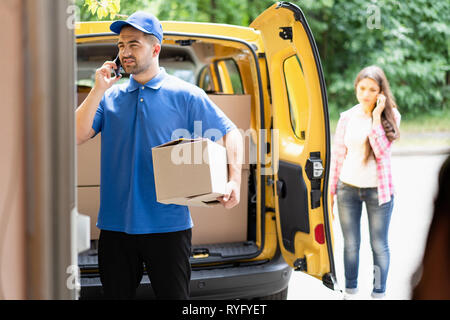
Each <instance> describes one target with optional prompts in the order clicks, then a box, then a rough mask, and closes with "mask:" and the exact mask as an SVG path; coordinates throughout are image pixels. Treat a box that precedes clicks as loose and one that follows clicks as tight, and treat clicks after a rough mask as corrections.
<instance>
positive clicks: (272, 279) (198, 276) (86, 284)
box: [80, 255, 292, 300]
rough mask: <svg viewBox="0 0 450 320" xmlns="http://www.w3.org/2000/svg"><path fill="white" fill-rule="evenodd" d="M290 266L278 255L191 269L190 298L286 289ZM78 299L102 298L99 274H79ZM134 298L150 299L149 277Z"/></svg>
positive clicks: (251, 294) (245, 296) (247, 296)
mask: <svg viewBox="0 0 450 320" xmlns="http://www.w3.org/2000/svg"><path fill="white" fill-rule="evenodd" d="M291 272H292V269H291V268H290V267H289V266H288V265H287V264H286V263H285V262H284V260H283V258H282V257H281V256H280V255H277V257H276V258H275V259H272V260H270V261H268V262H265V263H261V264H258V265H240V266H237V267H222V268H214V269H209V270H204V269H203V270H196V269H195V268H194V269H193V270H192V275H191V285H190V291H191V299H218V300H222V299H252V298H258V297H264V296H268V295H272V294H275V293H278V292H280V291H282V290H284V289H286V288H287V286H288V283H289V279H290V277H291ZM80 283H81V292H80V300H88V299H102V297H103V294H102V286H101V282H100V277H98V276H97V277H82V278H81V280H80ZM136 298H137V299H154V298H155V296H154V293H153V290H152V287H151V283H150V280H149V278H148V276H147V275H144V277H143V279H142V281H141V285H140V286H139V288H138V289H137V292H136Z"/></svg>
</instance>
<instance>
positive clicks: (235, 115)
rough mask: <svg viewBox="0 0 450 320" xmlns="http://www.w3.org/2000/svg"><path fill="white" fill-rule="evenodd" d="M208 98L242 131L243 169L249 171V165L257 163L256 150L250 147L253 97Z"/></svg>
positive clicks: (236, 95)
mask: <svg viewBox="0 0 450 320" xmlns="http://www.w3.org/2000/svg"><path fill="white" fill-rule="evenodd" d="M208 97H209V98H210V99H211V100H212V101H213V102H214V103H215V104H216V105H217V106H218V107H219V108H220V110H222V111H223V112H224V113H225V115H226V116H227V117H228V118H229V119H230V120H231V121H232V122H233V123H234V124H235V125H236V127H237V128H238V129H240V130H241V134H242V138H243V146H244V159H243V164H242V168H243V169H248V168H249V163H256V148H254V149H252V148H251V147H250V139H251V132H250V130H249V129H250V128H251V125H250V124H251V96H250V95H248V94H209V95H208ZM255 134H256V131H255ZM255 137H256V135H255Z"/></svg>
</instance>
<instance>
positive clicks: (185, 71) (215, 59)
mask: <svg viewBox="0 0 450 320" xmlns="http://www.w3.org/2000/svg"><path fill="white" fill-rule="evenodd" d="M230 43H231V42H230ZM117 52H118V49H117V45H116V42H115V41H114V40H111V39H110V40H98V38H97V40H95V39H92V40H90V39H88V41H84V40H83V41H79V43H78V45H77V63H78V69H77V70H78V73H77V93H78V105H80V104H81V103H82V102H83V100H84V99H85V97H86V96H87V95H88V93H89V91H90V89H91V87H92V86H93V84H94V79H95V77H94V75H95V70H96V69H97V68H99V67H100V66H101V65H102V64H103V63H104V62H105V61H107V60H114V58H115V57H116V56H117ZM250 56H251V54H250V51H249V50H245V49H243V48H239V47H238V46H233V45H230V46H227V45H226V44H221V43H219V42H218V41H214V40H208V39H194V40H193V39H176V38H174V39H170V38H169V39H165V41H164V43H163V45H162V50H161V54H160V66H161V67H164V68H165V70H166V71H167V73H169V74H172V75H174V76H176V77H179V78H181V79H183V80H185V81H187V82H190V83H193V84H195V85H198V86H200V87H201V88H203V89H204V90H205V91H206V92H207V94H208V95H209V97H210V98H211V99H212V101H214V102H215V103H216V104H217V106H218V107H219V108H221V109H222V110H223V111H224V112H225V114H226V115H227V116H228V117H229V118H230V119H231V120H232V121H233V122H234V123H235V124H236V125H237V126H238V128H240V129H242V130H243V132H247V130H249V129H252V127H253V129H254V125H253V126H252V123H253V124H254V123H255V122H254V120H253V121H252V118H251V117H252V114H253V116H254V114H255V113H254V112H252V108H253V110H254V106H252V104H254V103H255V102H254V101H253V100H254V98H253V96H252V94H251V93H250V92H249V90H248V85H247V84H246V83H245V82H244V81H243V79H242V77H241V75H242V74H243V72H242V71H240V69H241V68H242V66H245V65H246V64H247V67H248V65H249V64H250V61H251V58H250ZM220 68H222V69H220ZM248 68H249V67H248ZM224 70H225V72H226V74H228V78H227V79H228V81H223V79H224V78H222V80H220V79H218V77H215V76H213V75H215V74H219V73H221V74H223V71H224ZM122 75H123V79H122V80H120V81H127V79H128V77H129V75H128V74H122ZM225 82H228V83H225ZM244 137H245V139H244V146H245V153H246V155H245V158H246V159H245V163H244V165H243V167H242V183H241V200H240V204H239V205H238V206H236V207H234V208H232V209H230V210H227V209H225V208H223V207H222V206H221V205H218V206H215V207H212V208H204V207H190V212H191V215H192V219H193V221H194V227H193V229H192V244H193V249H192V255H191V264H192V268H193V270H195V269H196V268H199V269H204V268H211V267H214V268H217V267H218V266H220V267H225V266H233V265H235V264H236V261H237V260H242V259H248V258H252V257H255V256H257V255H258V254H259V253H260V252H261V250H262V248H261V243H260V242H258V241H257V225H260V224H261V222H260V223H259V224H258V223H257V220H258V219H257V206H256V201H257V199H256V198H257V197H256V195H257V192H256V185H257V184H256V164H255V162H252V161H250V158H252V159H256V157H255V156H254V155H255V154H256V140H255V136H252V135H247V134H246V135H245V136H244ZM100 143H101V135H100V134H99V135H97V136H96V137H95V138H93V139H91V140H90V141H88V142H86V143H84V144H82V145H80V146H78V154H77V157H78V159H77V161H78V164H77V168H78V169H77V179H78V180H77V205H78V211H79V212H80V213H82V214H85V215H88V216H90V219H91V248H90V250H88V251H85V252H83V253H81V254H79V266H80V270H81V272H82V274H84V276H89V275H90V274H92V275H95V274H97V244H98V238H99V234H100V230H99V229H98V228H97V227H96V222H97V213H98V209H99V199H100ZM261 220H264V219H261Z"/></svg>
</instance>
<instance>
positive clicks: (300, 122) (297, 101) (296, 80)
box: [283, 55, 309, 140]
mask: <svg viewBox="0 0 450 320" xmlns="http://www.w3.org/2000/svg"><path fill="white" fill-rule="evenodd" d="M283 70H284V77H285V83H286V90H287V97H288V100H289V113H290V117H291V126H292V130H293V131H294V133H295V136H296V137H297V138H299V139H301V140H305V136H306V126H307V123H306V121H307V119H308V109H309V107H308V92H307V89H306V82H305V78H304V75H303V69H302V66H301V64H300V60H299V59H298V57H297V56H296V55H294V56H291V57H289V58H287V59H286V60H285V61H284V63H283Z"/></svg>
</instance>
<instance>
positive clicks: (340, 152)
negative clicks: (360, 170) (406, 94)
mask: <svg viewBox="0 0 450 320" xmlns="http://www.w3.org/2000/svg"><path fill="white" fill-rule="evenodd" d="M357 106H358V105H356V106H354V107H353V108H351V109H350V110H347V111H345V112H342V113H341V117H340V118H339V121H338V124H337V127H336V132H335V135H334V142H333V152H332V155H331V177H330V193H331V195H334V194H336V189H337V183H338V180H339V176H340V173H341V168H342V165H343V164H344V160H345V157H346V155H347V147H346V146H345V144H344V136H345V129H346V127H347V123H348V120H349V119H350V118H351V116H352V114H353V111H355V109H356V107H357ZM393 110H394V115H395V118H396V119H395V120H396V122H397V126H398V127H400V119H401V116H400V113H399V112H398V111H397V109H396V108H394V109H393ZM369 142H370V145H371V146H372V150H373V153H374V155H375V159H376V162H377V179H378V204H379V205H380V206H381V205H382V204H383V203H386V202H389V201H391V195H392V194H393V193H394V185H393V183H392V172H391V145H392V142H390V141H389V140H388V138H387V137H386V134H385V132H384V129H383V126H382V125H381V124H380V125H378V126H376V127H373V128H372V130H371V131H370V133H369Z"/></svg>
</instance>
